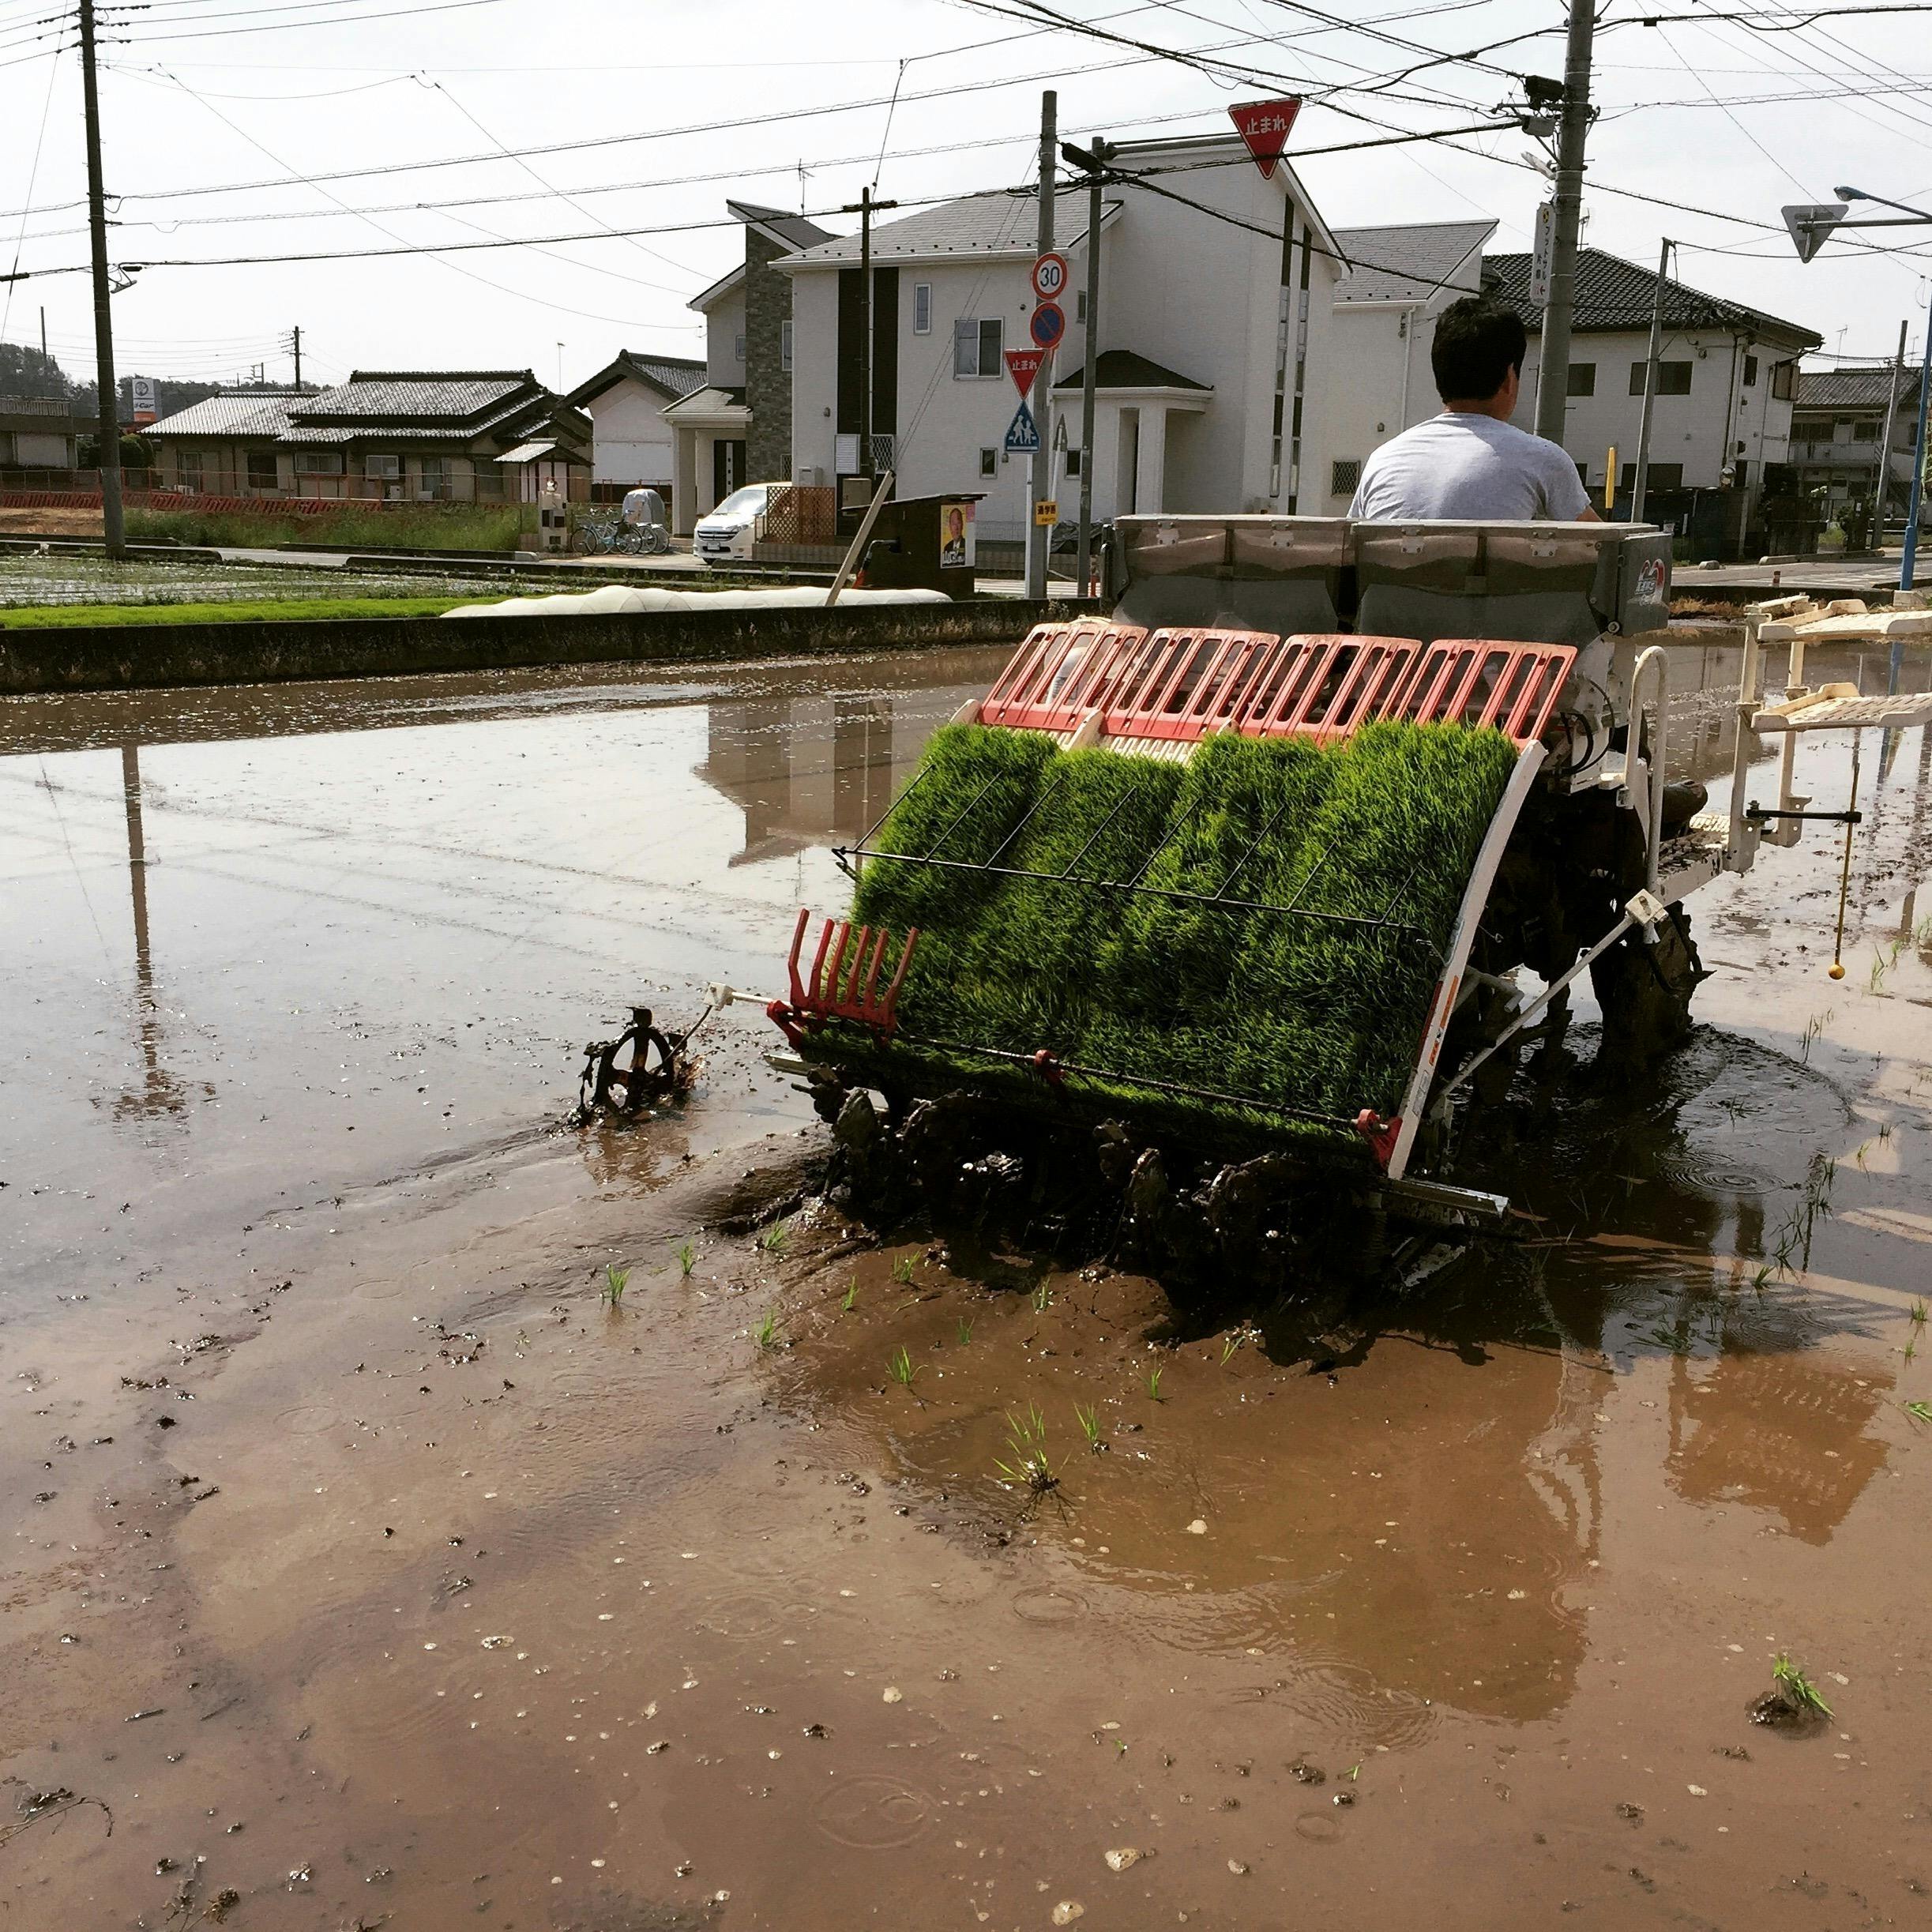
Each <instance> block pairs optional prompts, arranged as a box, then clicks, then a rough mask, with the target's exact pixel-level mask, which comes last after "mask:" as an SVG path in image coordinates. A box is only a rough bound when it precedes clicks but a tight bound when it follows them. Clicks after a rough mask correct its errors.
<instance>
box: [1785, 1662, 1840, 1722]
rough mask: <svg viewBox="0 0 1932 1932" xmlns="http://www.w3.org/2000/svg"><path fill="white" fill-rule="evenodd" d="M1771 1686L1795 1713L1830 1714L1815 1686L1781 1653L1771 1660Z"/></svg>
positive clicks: (1828, 1707)
mask: <svg viewBox="0 0 1932 1932" xmlns="http://www.w3.org/2000/svg"><path fill="white" fill-rule="evenodd" d="M1771 1686H1772V1690H1775V1691H1776V1692H1778V1693H1780V1695H1781V1696H1782V1697H1784V1701H1785V1702H1786V1703H1787V1704H1788V1705H1791V1708H1792V1709H1793V1710H1795V1711H1816V1712H1817V1713H1818V1715H1819V1716H1821V1717H1829V1716H1831V1714H1832V1707H1831V1706H1830V1705H1829V1704H1827V1703H1826V1702H1825V1700H1824V1699H1823V1698H1822V1697H1820V1696H1819V1695H1818V1690H1817V1686H1816V1685H1815V1684H1814V1683H1813V1682H1812V1681H1811V1679H1810V1678H1808V1677H1807V1676H1806V1675H1805V1674H1804V1672H1803V1671H1801V1670H1800V1669H1799V1667H1798V1666H1797V1665H1796V1664H1795V1663H1792V1661H1791V1659H1790V1658H1789V1657H1787V1656H1785V1654H1784V1652H1782V1651H1780V1652H1779V1653H1778V1654H1777V1656H1776V1657H1775V1658H1774V1659H1772V1665H1771Z"/></svg>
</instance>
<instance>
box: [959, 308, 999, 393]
mask: <svg viewBox="0 0 1932 1932" xmlns="http://www.w3.org/2000/svg"><path fill="white" fill-rule="evenodd" d="M1005 329H1006V325H1005V323H1004V322H1003V321H998V320H997V319H994V320H991V321H973V320H972V318H970V317H968V316H961V317H960V319H959V320H958V321H956V322H955V323H954V324H953V379H954V380H955V381H956V382H964V381H967V380H969V379H975V378H982V377H987V376H998V375H1000V374H1003V373H1004V371H1003V370H1002V367H1001V363H1000V351H1001V349H1002V347H1003V346H1004V344H1005Z"/></svg>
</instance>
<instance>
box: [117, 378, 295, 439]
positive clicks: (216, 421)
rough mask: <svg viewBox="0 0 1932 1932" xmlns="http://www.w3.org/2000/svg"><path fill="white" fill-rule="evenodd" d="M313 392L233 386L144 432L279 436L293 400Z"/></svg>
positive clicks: (284, 426)
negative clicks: (236, 387) (235, 387)
mask: <svg viewBox="0 0 1932 1932" xmlns="http://www.w3.org/2000/svg"><path fill="white" fill-rule="evenodd" d="M310 393H312V392H309V391H303V392H302V393H299V394H298V393H296V392H295V391H294V390H292V389H230V390H227V391H226V392H225V393H223V394H222V395H220V396H210V397H205V398H204V399H203V400H201V401H200V402H198V403H191V404H189V406H188V407H187V408H186V409H178V410H176V411H175V413H174V414H173V415H171V416H164V417H162V419H160V422H158V423H149V424H148V427H147V428H145V430H142V431H141V434H142V435H144V436H200V437H227V436H234V437H247V436H261V437H273V436H280V435H281V434H283V432H284V430H287V428H288V410H289V406H290V404H293V403H299V402H301V401H303V400H306V397H307V396H308V395H309V394H310Z"/></svg>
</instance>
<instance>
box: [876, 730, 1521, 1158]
mask: <svg viewBox="0 0 1932 1932" xmlns="http://www.w3.org/2000/svg"><path fill="white" fill-rule="evenodd" d="M1515 755H1516V754H1515V749H1514V747H1513V746H1512V744H1511V743H1510V742H1509V740H1508V739H1506V738H1505V737H1504V736H1502V735H1501V734H1500V733H1495V732H1480V731H1467V730H1464V729H1463V728H1461V727H1441V726H1435V725H1410V724H1389V723H1380V724H1373V725H1370V726H1369V727H1366V729H1364V730H1363V731H1359V732H1357V733H1355V735H1353V736H1352V737H1351V738H1350V739H1348V740H1347V741H1345V742H1343V743H1340V744H1338V745H1335V746H1315V745H1314V744H1312V743H1311V742H1308V741H1307V740H1305V739H1267V740H1261V739H1240V738H1236V737H1232V736H1229V737H1219V738H1214V739H1208V741H1206V742H1205V743H1204V744H1203V745H1202V746H1201V748H1200V749H1199V750H1197V753H1196V754H1195V755H1194V757H1193V759H1192V760H1191V761H1190V762H1189V763H1188V764H1186V765H1174V764H1168V763H1165V762H1162V761H1154V760H1148V759H1142V758H1134V757H1126V756H1124V755H1122V754H1119V753H1116V752H1112V751H1107V750H1098V749H1085V750H1077V751H1066V750H1060V749H1058V748H1057V747H1056V746H1054V745H1053V744H1052V743H1051V741H1049V740H1047V739H1044V738H1043V737H1042V736H1040V735H1038V734H1035V733H1030V732H1021V731H996V730H988V729H985V728H983V727H978V726H972V725H955V726H950V727H947V729H945V731H942V732H940V733H939V734H938V736H937V737H936V738H935V739H934V741H933V742H932V744H931V746H930V748H929V750H928V752H927V758H926V761H925V762H924V764H923V766H922V768H921V772H920V776H919V778H918V779H917V780H915V783H914V784H913V785H912V787H910V788H909V789H908V791H906V792H905V793H904V795H902V797H901V799H900V802H899V803H898V804H897V805H896V806H895V807H894V808H893V812H892V814H891V815H890V816H889V818H888V819H887V821H886V822H885V826H884V827H883V828H882V829H881V832H880V833H879V835H878V840H877V844H878V848H879V850H880V851H881V854H882V856H881V857H879V858H878V859H872V860H870V862H869V863H867V864H866V866H865V868H864V870H863V874H862V877H861V879H860V882H859V889H858V893H857V895H856V900H855V911H854V917H855V919H859V920H863V921H865V922H866V923H870V924H872V925H874V926H875V927H876V926H880V925H883V926H885V927H889V929H890V930H893V931H894V932H903V931H904V930H906V929H907V928H908V927H910V926H915V925H916V926H917V927H919V928H920V930H921V932H922V934H923V938H922V940H921V942H920V945H919V950H918V952H917V953H916V954H915V956H914V959H913V961H912V965H911V972H909V974H908V977H907V980H906V983H905V987H904V991H903V992H902V994H901V995H900V1002H899V1013H900V1022H901V1025H902V1028H903V1032H902V1036H901V1038H900V1041H899V1043H896V1045H895V1046H893V1047H892V1048H890V1049H887V1050H885V1051H890V1052H892V1053H893V1054H910V1055H912V1056H915V1057H917V1058H919V1059H922V1060H924V1061H927V1062H930V1063H931V1064H932V1067H933V1070H934V1072H935V1073H950V1072H954V1071H957V1070H961V1069H964V1070H968V1071H970V1073H972V1075H973V1077H975V1080H976V1081H979V1082H980V1083H981V1084H994V1085H997V1084H1002V1083H1005V1084H1013V1083H1016V1082H1017V1083H1019V1084H1021V1086H1023V1087H1024V1089H1025V1091H1027V1092H1028V1093H1029V1094H1030V1093H1031V1092H1032V1086H1033V1084H1036V1082H1037V1076H1036V1075H1034V1074H1033V1073H1031V1072H1030V1070H1027V1069H1014V1068H1012V1067H1009V1066H1007V1065H1005V1063H1003V1062H1000V1061H998V1059H997V1058H988V1057H987V1056H986V1055H985V1054H983V1053H980V1052H976V1051H974V1050H975V1049H985V1048H991V1049H994V1050H996V1051H998V1052H1004V1053H1007V1054H1025V1055H1028V1056H1030V1055H1032V1054H1034V1053H1036V1052H1037V1051H1039V1050H1041V1049H1043V1048H1045V1049H1048V1050H1051V1051H1052V1052H1054V1054H1057V1055H1058V1056H1059V1057H1060V1058H1061V1059H1062V1060H1063V1061H1065V1062H1071V1063H1073V1064H1075V1065H1077V1066H1082V1067H1085V1068H1088V1069H1092V1071H1091V1072H1088V1073H1081V1074H1079V1075H1077V1076H1074V1077H1073V1078H1074V1079H1075V1080H1076V1081H1077V1084H1078V1087H1079V1088H1080V1090H1081V1092H1083V1093H1084V1094H1087V1095H1088V1096H1093V1097H1098V1098H1102V1099H1106V1098H1111V1097H1113V1096H1116V1095H1118V1096H1124V1097H1126V1098H1129V1099H1135V1100H1137V1101H1138V1102H1140V1103H1141V1104H1142V1105H1143V1106H1145V1107H1150V1108H1151V1107H1153V1106H1154V1105H1155V1104H1156V1103H1154V1102H1153V1100H1152V1097H1151V1096H1152V1089H1150V1088H1148V1087H1147V1086H1145V1085H1144V1084H1141V1083H1143V1082H1146V1081H1172V1080H1173V1078H1174V1077H1175V1074H1174V1069H1175V1065H1176V1063H1177V1061H1178V1062H1184V1063H1185V1064H1186V1065H1188V1066H1192V1067H1196V1068H1199V1069H1212V1076H1211V1077H1208V1076H1207V1075H1205V1074H1204V1075H1203V1077H1201V1081H1200V1084H1203V1085H1208V1086H1212V1087H1214V1088H1216V1089H1218V1090H1220V1092H1223V1093H1232V1094H1237V1095H1239V1096H1242V1097H1243V1098H1244V1099H1249V1100H1250V1101H1251V1102H1252V1103H1253V1106H1254V1112H1255V1114H1256V1115H1257V1117H1260V1118H1266V1119H1267V1120H1268V1122H1269V1124H1270V1125H1272V1126H1274V1127H1275V1128H1276V1129H1277V1130H1280V1131H1283V1132H1288V1133H1296V1132H1302V1131H1314V1132H1315V1133H1322V1134H1326V1133H1329V1132H1330V1131H1331V1130H1329V1129H1327V1128H1323V1127H1312V1128H1311V1127H1310V1123H1307V1122H1301V1123H1300V1125H1299V1126H1297V1125H1296V1124H1295V1122H1294V1121H1293V1120H1292V1119H1291V1118H1287V1117H1286V1116H1284V1115H1283V1114H1280V1113H1279V1112H1276V1111H1272V1110H1275V1109H1279V1108H1281V1107H1289V1108H1297V1109H1302V1110H1311V1111H1316V1112H1319V1113H1322V1114H1332V1115H1336V1116H1340V1115H1343V1114H1346V1115H1347V1116H1348V1118H1353V1116H1354V1114H1355V1112H1356V1111H1359V1109H1360V1108H1361V1107H1364V1106H1370V1107H1376V1108H1377V1109H1378V1110H1379V1111H1384V1112H1387V1111H1391V1110H1393V1107H1395V1105H1396V1103H1397V1101H1398V1100H1399V1099H1400V1092H1401V1089H1402V1087H1403V1084H1404V1081H1405V1080H1406V1078H1407V1076H1408V1070H1409V1062H1410V1061H1411V1059H1412V1057H1413V1051H1414V1043H1415V1038H1416V1036H1417V1035H1418V1033H1419V1030H1420V1028H1421V1025H1422V1022H1423V1017H1424V1014H1425V1013H1426V1007H1427V1004H1428V1000H1429V998H1430V994H1431V992H1432V990H1433V989H1434V982H1435V974H1436V970H1437V959H1436V953H1435V950H1434V949H1435V948H1436V947H1438V946H1439V945H1441V942H1442V941H1443V939H1444V938H1445V935H1446V934H1447V931H1448V930H1449V925H1450V923H1452V921H1453V919H1454V916H1455V913H1456V910H1457V905H1458V904H1459V903H1460V899H1461V896H1462V893H1463V889H1464V886H1465V885H1466V884H1467V882H1468V872H1469V868H1470V866H1471V865H1472V863H1473V861H1474V857H1475V851H1476V849H1477V848H1478V846H1479V844H1480V843H1481V840H1482V837H1483V833H1484V831H1485V829H1487V825H1488V823H1489V821H1490V818H1491V817H1492V816H1493V814H1494V810H1495V806H1496V802H1497V801H1498V799H1499V798H1500V796H1501V795H1502V788H1503V787H1504V785H1505V783H1506V782H1507V780H1508V777H1509V771H1510V769H1511V768H1512V766H1513V763H1514V761H1515ZM898 854H904V855H906V856H907V857H908V859H911V858H924V857H929V856H930V857H933V858H936V859H940V860H942V861H949V862H953V863H952V864H941V865H934V866H929V865H921V864H911V863H895V862H894V857H893V855H898ZM994 863H997V864H998V866H999V867H1000V868H1001V870H1000V871H999V872H998V873H994V872H993V871H991V870H987V871H983V872H982V871H979V870H974V869H971V868H974V867H976V866H991V865H993V864H994ZM955 865H957V866H965V867H967V868H968V870H957V869H954V866H955ZM1136 883H1137V884H1138V885H1140V886H1141V888H1142V889H1141V890H1138V891H1128V890H1122V889H1121V888H1122V887H1124V886H1127V885H1133V884H1136ZM1291 907H1292V908H1294V910H1293V911H1292V913H1290V912H1289V911H1288V910H1287V909H1288V908H1291ZM1383 921H1387V922H1389V923H1381V922H1383ZM838 1050H839V1051H840V1054H841V1056H844V1054H847V1053H848V1051H849V1052H850V1053H851V1054H852V1055H853V1056H855V1058H858V1059H863V1056H864V1055H866V1054H867V1053H868V1052H869V1051H872V1049H871V1048H870V1047H869V1046H868V1044H867V1043H866V1041H865V1040H863V1039H858V1038H856V1037H854V1036H850V1035H842V1036H840V1040H839V1043H838ZM1158 1106H1159V1107H1160V1109H1161V1110H1163V1111H1165V1112H1167V1113H1168V1114H1171V1116H1174V1117H1176V1118H1179V1117H1183V1116H1191V1115H1193V1114H1197V1113H1198V1112H1199V1111H1201V1109H1202V1108H1203V1107H1207V1108H1208V1111H1211V1112H1212V1113H1213V1114H1215V1115H1216V1118H1223V1117H1224V1115H1225V1111H1226V1109H1225V1103H1223V1102H1220V1101H1216V1102H1212V1103H1204V1102H1202V1101H1201V1100H1199V1099H1193V1098H1190V1097H1189V1096H1184V1095H1172V1094H1169V1095H1166V1096H1163V1097H1162V1098H1161V1099H1160V1101H1159V1103H1158ZM1347 1145H1349V1146H1350V1147H1351V1148H1352V1146H1353V1142H1352V1141H1349V1142H1348V1143H1347Z"/></svg>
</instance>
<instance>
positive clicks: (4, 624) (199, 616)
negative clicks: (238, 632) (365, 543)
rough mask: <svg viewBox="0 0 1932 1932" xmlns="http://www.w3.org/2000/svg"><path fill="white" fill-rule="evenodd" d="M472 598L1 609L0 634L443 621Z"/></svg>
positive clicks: (316, 599)
mask: <svg viewBox="0 0 1932 1932" xmlns="http://www.w3.org/2000/svg"><path fill="white" fill-rule="evenodd" d="M471 601H472V600H471V599H469V598H467V597H310V598H286V599H284V598H261V599H259V600H254V601H252V602H249V603H229V602H224V603H28V604H16V605H8V606H0V630H81V629H84V628H85V627H88V626H92V625H96V624H259V623H264V622H276V623H303V622H310V621H313V620H314V619H316V618H330V617H441V616H442V614H443V613H444V611H453V610H454V609H456V607H457V605H459V604H461V603H469V602H471Z"/></svg>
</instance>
